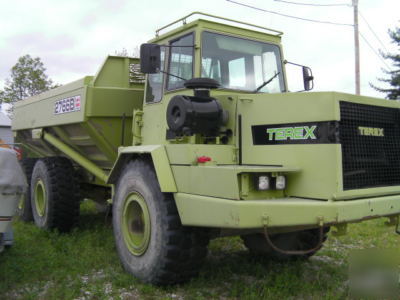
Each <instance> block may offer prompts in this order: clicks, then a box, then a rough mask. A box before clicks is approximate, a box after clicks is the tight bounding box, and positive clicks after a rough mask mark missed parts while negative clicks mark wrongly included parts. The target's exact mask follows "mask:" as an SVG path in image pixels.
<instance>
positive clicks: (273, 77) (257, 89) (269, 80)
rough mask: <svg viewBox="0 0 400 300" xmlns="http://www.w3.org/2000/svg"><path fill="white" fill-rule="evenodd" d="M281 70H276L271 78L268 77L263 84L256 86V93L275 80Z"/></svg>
mask: <svg viewBox="0 0 400 300" xmlns="http://www.w3.org/2000/svg"><path fill="white" fill-rule="evenodd" d="M280 73H281V72H278V73H277V72H275V74H274V76H272V77H271V78H270V79H268V80H267V81H264V83H263V84H262V85H260V86H259V87H258V88H256V89H255V90H254V93H257V92H258V91H259V90H261V89H262V88H263V87H264V86H266V85H267V84H269V83H270V82H271V81H272V80H274V79H275V78H276V77H277V76H278V75H279V74H280Z"/></svg>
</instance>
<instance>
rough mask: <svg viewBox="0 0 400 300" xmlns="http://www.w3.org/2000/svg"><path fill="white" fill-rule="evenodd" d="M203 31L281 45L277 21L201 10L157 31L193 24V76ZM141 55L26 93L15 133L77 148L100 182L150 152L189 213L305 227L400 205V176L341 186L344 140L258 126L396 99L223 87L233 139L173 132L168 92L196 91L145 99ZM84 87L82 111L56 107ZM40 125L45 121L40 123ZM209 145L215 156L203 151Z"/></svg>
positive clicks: (192, 218) (216, 221) (194, 217)
mask: <svg viewBox="0 0 400 300" xmlns="http://www.w3.org/2000/svg"><path fill="white" fill-rule="evenodd" d="M186 18H187V17H185V18H183V19H184V20H186ZM162 29H163V30H164V29H165V28H162ZM258 29H260V28H258ZM266 30H268V29H266ZM204 31H208V32H218V33H221V34H224V35H228V36H237V37H241V38H244V39H248V40H256V41H262V42H267V43H271V44H274V45H277V46H278V47H279V49H281V44H280V42H281V37H280V35H281V34H280V33H279V32H277V34H276V33H265V32H261V31H255V30H250V29H246V28H238V27H235V26H232V25H226V24H220V23H217V22H213V21H209V20H201V19H200V20H196V21H194V22H191V23H186V22H184V25H182V26H181V27H179V28H177V29H174V30H172V31H170V32H168V33H165V34H162V35H158V36H157V37H156V38H154V39H153V40H151V42H152V43H158V44H168V43H170V42H171V41H172V40H174V39H176V38H177V37H180V36H183V35H185V34H188V33H191V32H193V33H194V41H195V48H194V70H193V74H194V76H193V77H201V51H202V48H201V42H202V40H201V34H202V32H204ZM282 60H283V55H282ZM137 63H138V61H137V60H135V59H131V58H122V57H114V56H110V57H109V58H108V59H107V60H106V62H105V63H104V65H103V66H102V68H101V70H100V71H99V73H98V74H97V75H96V76H95V77H85V78H84V79H81V80H79V81H76V82H74V83H71V84H68V85H65V86H63V87H60V88H57V89H55V90H52V91H49V92H47V93H44V94H42V95H39V96H36V97H33V98H32V99H27V100H25V101H22V102H21V103H18V104H17V105H16V108H15V118H14V121H13V130H14V131H16V136H17V138H18V139H19V140H20V141H22V142H24V143H25V145H26V147H27V148H29V149H30V150H31V151H35V152H36V153H37V155H38V156H53V155H65V156H68V157H70V158H71V159H72V160H74V161H75V162H76V163H77V164H78V165H80V166H81V167H83V168H84V169H85V170H86V171H87V172H88V173H90V174H93V175H94V177H95V178H92V179H90V177H89V179H88V180H89V181H90V183H93V184H97V185H113V184H115V183H116V182H117V180H118V177H119V174H120V172H121V171H122V170H123V168H124V166H125V165H126V162H127V161H128V160H130V159H135V158H137V157H143V156H145V157H147V158H149V159H151V161H152V162H153V165H154V167H155V170H156V174H157V178H158V181H159V183H160V187H161V190H162V191H163V192H168V193H173V194H174V197H175V200H176V204H177V207H178V211H179V214H180V216H181V221H182V224H184V225H193V226H203V227H219V228H235V229H249V228H254V229H257V228H260V227H262V226H264V225H268V226H271V227H291V226H297V228H298V226H318V225H320V224H321V223H323V224H339V223H347V222H355V221H361V220H364V219H369V218H375V217H383V216H396V215H399V214H400V205H399V203H400V186H390V187H379V188H366V189H353V190H344V189H343V183H342V177H343V174H342V152H341V151H342V149H341V145H340V144H337V143H336V144H335V143H332V144H291V145H265V146H264V145H263V146H259V145H257V146H255V145H253V141H252V135H251V126H253V125H260V124H265V125H268V124H287V123H303V122H319V121H321V122H322V121H340V110H339V101H347V102H353V103H361V104H369V105H375V106H383V107H396V108H400V105H399V104H398V103H397V102H394V101H385V100H383V99H377V98H371V97H362V96H355V95H350V94H344V93H336V92H315V93H309V92H306V93H288V92H285V93H279V94H266V93H256V94H255V93H250V92H243V91H237V90H229V89H218V90H215V91H212V93H211V95H212V96H213V97H215V98H216V99H217V100H218V102H219V103H220V104H221V106H222V107H223V109H224V110H226V111H227V112H228V114H229V119H228V122H227V123H226V124H225V125H224V126H223V127H222V128H221V131H226V130H231V132H232V135H231V137H229V139H228V140H227V142H222V140H221V139H220V138H219V137H217V138H215V139H214V140H212V141H211V142H210V141H207V143H206V141H205V140H204V138H202V137H201V136H199V135H193V136H189V137H183V138H177V139H170V140H168V139H167V138H166V131H167V129H168V126H167V121H166V110H167V106H168V103H169V101H170V99H171V98H172V97H173V96H175V95H182V94H183V95H192V94H193V92H192V91H191V90H188V89H176V90H172V91H168V90H166V89H164V91H163V97H162V100H161V101H159V102H155V103H146V101H144V99H146V91H147V90H146V89H145V85H144V83H143V82H141V81H140V80H139V81H135V82H132V81H131V80H130V78H131V77H130V74H131V75H132V72H131V71H132V69H130V68H132V65H133V64H137ZM283 70H284V66H283ZM283 72H284V71H283ZM136 75H137V74H136ZM283 75H284V77H283V80H284V82H285V84H286V76H285V73H284V74H283ZM76 95H80V97H81V110H80V111H75V112H71V113H65V114H58V115H55V114H54V105H55V101H57V100H60V99H63V98H66V97H73V96H76ZM32 112H34V113H32ZM239 115H240V116H241V120H242V121H241V122H242V124H241V128H239V124H238V121H237V120H238V117H239ZM35 129H40V130H41V133H40V132H39V134H38V133H37V132H36V134H35ZM239 130H241V132H239ZM240 133H241V136H240ZM200 156H208V157H210V158H211V159H212V160H211V161H210V162H207V163H198V162H197V158H198V157H200ZM240 163H241V165H240ZM266 173H267V174H271V176H272V177H276V176H278V175H285V176H286V177H287V182H288V184H287V187H286V189H284V190H270V191H258V190H257V189H256V187H255V181H254V178H255V175H257V174H258V175H259V174H266Z"/></svg>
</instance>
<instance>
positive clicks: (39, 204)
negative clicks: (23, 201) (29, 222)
mask: <svg viewBox="0 0 400 300" xmlns="http://www.w3.org/2000/svg"><path fill="white" fill-rule="evenodd" d="M46 206H47V197H46V189H45V187H44V184H43V181H42V180H41V179H39V180H38V181H37V182H36V185H35V208H36V212H37V214H38V215H39V216H40V217H43V216H44V214H45V211H46Z"/></svg>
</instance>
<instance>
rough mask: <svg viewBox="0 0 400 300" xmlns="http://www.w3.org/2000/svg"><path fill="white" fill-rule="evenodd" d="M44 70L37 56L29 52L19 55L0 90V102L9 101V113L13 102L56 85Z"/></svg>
mask: <svg viewBox="0 0 400 300" xmlns="http://www.w3.org/2000/svg"><path fill="white" fill-rule="evenodd" d="M45 71H46V68H45V67H44V65H43V62H42V61H41V60H40V58H39V57H36V58H33V57H31V56H30V55H29V54H26V55H24V56H21V57H20V58H19V59H18V62H17V63H16V64H15V65H14V66H13V67H12V68H11V75H10V78H8V79H6V81H5V86H4V89H3V90H2V91H0V104H1V103H2V102H4V103H10V104H11V108H10V109H9V113H12V111H13V105H14V103H15V102H17V101H20V100H22V99H25V98H27V97H30V96H33V95H37V94H40V93H42V92H44V91H47V90H50V89H52V88H54V87H57V85H54V84H53V81H52V80H51V79H49V78H48V76H47V75H46V73H45Z"/></svg>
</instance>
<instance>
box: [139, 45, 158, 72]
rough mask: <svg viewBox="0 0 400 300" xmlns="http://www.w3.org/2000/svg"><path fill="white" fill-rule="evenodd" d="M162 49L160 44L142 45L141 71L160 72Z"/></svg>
mask: <svg viewBox="0 0 400 300" xmlns="http://www.w3.org/2000/svg"><path fill="white" fill-rule="evenodd" d="M160 66H161V50H160V45H158V44H142V45H141V46H140V72H142V73H143V74H154V73H158V72H160Z"/></svg>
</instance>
